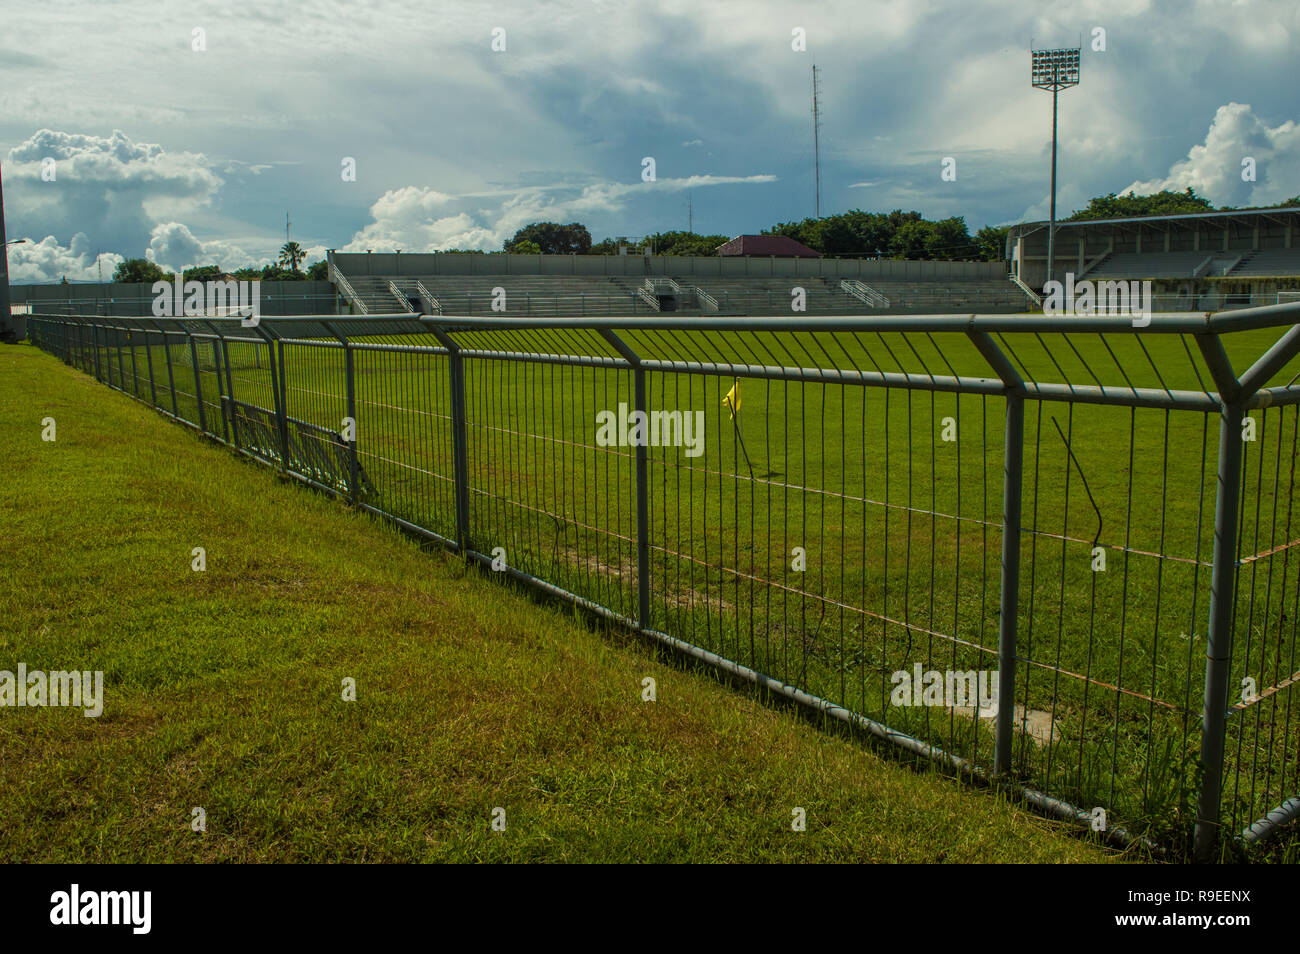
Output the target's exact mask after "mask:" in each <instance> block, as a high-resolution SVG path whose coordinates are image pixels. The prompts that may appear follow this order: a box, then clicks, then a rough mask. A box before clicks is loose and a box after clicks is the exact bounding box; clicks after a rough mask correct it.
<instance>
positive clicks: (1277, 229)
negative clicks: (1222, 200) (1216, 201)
mask: <svg viewBox="0 0 1300 954" xmlns="http://www.w3.org/2000/svg"><path fill="white" fill-rule="evenodd" d="M1047 229H1048V225H1047V223H1046V222H1026V223H1024V224H1021V225H1016V226H1013V227H1012V228H1011V229H1010V231H1009V232H1008V233H1007V258H1008V260H1009V261H1010V265H1011V275H1012V278H1013V280H1015V279H1019V280H1021V281H1023V282H1024V283H1025V285H1027V286H1029V287H1031V288H1036V289H1041V288H1042V287H1043V285H1044V284H1045V283H1046V282H1047V281H1048V279H1049V276H1048V274H1047ZM1055 259H1056V261H1055V267H1054V268H1053V270H1052V275H1051V276H1050V277H1051V278H1053V279H1055V280H1056V281H1060V282H1065V280H1066V274H1067V273H1070V274H1072V275H1073V276H1074V280H1075V281H1076V282H1078V281H1081V280H1084V279H1087V280H1091V281H1146V280H1149V281H1150V282H1151V283H1152V284H1151V290H1152V293H1153V295H1154V296H1155V308H1156V309H1157V310H1160V311H1217V310H1220V309H1223V308H1237V307H1246V306H1249V305H1271V304H1275V303H1277V302H1278V301H1279V300H1283V301H1285V300H1288V299H1291V300H1295V299H1300V207H1296V206H1291V207H1286V208H1277V209H1252V210H1248V211H1247V210H1234V211H1221V212H1199V213H1192V214H1181V215H1159V216H1154V215H1153V216H1142V217H1140V218H1122V219H1086V220H1081V221H1073V222H1058V223H1057V226H1056V250H1055Z"/></svg>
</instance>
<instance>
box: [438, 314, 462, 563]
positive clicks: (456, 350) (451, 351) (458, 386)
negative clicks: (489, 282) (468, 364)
mask: <svg viewBox="0 0 1300 954" xmlns="http://www.w3.org/2000/svg"><path fill="white" fill-rule="evenodd" d="M433 334H434V336H435V337H436V338H437V339H438V340H439V341H440V342H442V344H443V347H445V348H446V349H447V380H448V385H449V390H450V392H451V456H452V471H453V475H454V477H453V486H454V487H455V490H456V545H457V546H458V547H459V549H460V552H461V553H462V554H468V553H469V551H470V527H469V459H468V457H469V441H468V439H467V434H466V421H465V365H464V358H462V357H461V354H460V346H459V345H458V344H456V342H455V341H454V340H453V339H452V337H451V336H450V335H448V334H447V333H446V332H445V331H443V330H441V329H439V328H435V329H433Z"/></svg>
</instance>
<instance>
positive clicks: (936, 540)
mask: <svg viewBox="0 0 1300 954" xmlns="http://www.w3.org/2000/svg"><path fill="white" fill-rule="evenodd" d="M1296 317H1300V307H1297V306H1295V305H1290V306H1276V307H1274V308H1271V309H1257V310H1252V311H1239V312H1235V313H1230V314H1229V313H1225V314H1223V315H1216V316H1169V317H1162V318H1159V319H1156V320H1154V321H1153V322H1152V323H1151V325H1150V326H1149V327H1141V328H1139V327H1135V326H1134V325H1132V324H1131V323H1130V322H1128V321H1124V320H1119V321H1116V320H1113V319H1109V320H1108V319H1091V318H1072V319H1064V320H1062V319H1051V318H1047V317H1028V318H997V317H993V316H908V317H901V316H899V317H886V318H844V319H825V318H823V319H805V320H797V319H796V320H787V319H760V320H757V321H755V320H748V321H743V322H742V321H739V320H736V319H728V318H720V317H719V318H689V319H688V318H663V317H659V316H652V317H649V318H644V317H635V316H633V317H627V318H618V319H612V318H610V319H593V318H562V317H557V318H546V319H528V318H502V317H495V318H493V317H486V318H485V317H478V318H475V317H457V318H451V317H438V318H425V319H420V318H417V317H415V316H411V315H401V316H396V315H389V316H366V317H364V318H356V317H347V316H327V317H310V318H307V317H304V318H271V319H262V321H261V323H260V324H256V323H254V326H253V327H246V326H244V325H243V324H241V323H240V322H238V321H237V320H231V319H226V318H204V319H202V320H191V319H177V320H154V321H150V320H144V319H107V318H89V317H77V316H33V317H32V319H31V321H30V328H31V333H32V337H33V340H34V341H35V342H37V343H38V344H39V345H40V346H41V347H42V348H45V349H46V350H48V351H50V352H51V353H54V354H57V355H59V356H61V357H63V358H64V360H67V361H69V362H71V363H73V364H74V365H76V366H77V367H80V368H82V369H83V370H86V371H87V372H88V373H92V374H95V375H96V376H97V377H99V378H100V379H101V380H103V381H105V382H106V383H108V384H110V385H112V386H114V387H119V388H121V389H123V390H125V391H126V392H127V393H130V394H133V395H134V396H136V397H138V398H140V399H141V400H145V401H149V402H150V403H152V404H153V405H154V406H155V407H158V408H159V409H161V410H163V411H166V412H167V413H170V414H173V415H175V416H176V417H178V418H180V419H182V420H185V421H189V422H191V423H193V424H195V425H196V426H197V427H199V428H201V429H202V430H204V431H205V432H207V433H208V434H210V435H212V436H214V437H217V438H219V439H221V440H223V441H226V442H228V443H230V444H231V445H232V446H234V447H236V448H237V449H239V450H242V451H243V452H245V453H248V454H250V455H251V456H253V457H256V458H258V459H260V460H262V461H264V462H267V463H269V464H272V465H274V466H277V467H280V468H282V469H284V470H285V471H287V472H288V473H291V474H294V475H296V476H298V477H300V478H302V479H304V480H307V481H309V482H311V483H312V484H314V485H316V486H317V487H320V488H323V489H326V490H328V491H331V492H333V493H336V494H339V495H340V496H344V497H346V498H348V499H349V500H351V501H352V502H354V503H356V504H358V505H360V506H363V507H365V508H367V509H370V510H372V511H374V512H376V513H379V514H382V515H385V516H387V517H389V518H392V519H394V520H397V521H399V522H401V523H402V525H403V526H406V527H407V528H409V529H413V530H418V531H420V532H422V533H424V534H426V535H431V536H433V537H434V538H435V539H437V540H440V541H442V542H444V543H447V544H448V545H450V546H453V547H456V548H459V549H461V550H463V551H464V552H465V553H467V554H468V555H470V556H472V557H474V558H476V559H478V560H480V561H482V562H484V563H487V564H490V565H491V566H492V567H493V568H494V569H497V570H503V571H507V573H506V575H511V576H515V577H519V578H523V579H526V580H528V581H530V582H533V583H535V584H537V585H539V586H542V587H543V588H545V589H546V590H547V591H548V592H551V593H554V594H559V595H561V596H564V597H566V598H569V599H572V600H574V601H576V602H578V603H579V604H580V605H583V606H585V607H588V608H591V609H594V610H597V611H599V612H601V613H604V614H605V615H609V616H613V617H615V618H617V619H618V620H621V621H623V622H626V623H628V624H629V625H631V626H633V627H636V628H638V629H640V630H641V631H642V632H644V633H646V634H649V635H651V636H653V637H655V638H660V639H662V640H664V641H666V642H668V643H670V644H671V645H673V646H674V647H675V648H678V649H681V650H683V651H686V652H689V653H691V654H693V655H696V656H697V657H698V658H701V659H706V660H708V661H709V662H712V663H714V664H716V665H720V666H722V667H723V668H726V669H727V670H728V671H730V672H733V673H737V674H740V675H743V676H745V677H746V678H751V679H752V680H754V681H755V682H758V683H759V684H761V685H764V686H766V687H768V688H769V689H771V690H773V691H775V692H779V693H782V694H785V695H789V696H792V697H794V698H797V699H799V700H800V701H802V702H804V703H806V704H809V705H814V706H815V707H817V708H819V709H820V710H821V711H823V712H826V713H829V714H831V715H834V716H836V717H838V718H843V719H846V720H847V721H850V722H853V723H854V724H855V725H859V726H861V727H864V728H866V729H867V730H868V731H870V732H872V733H874V734H875V735H877V736H878V737H880V738H882V739H886V740H888V741H891V742H894V743H896V744H898V745H900V746H902V747H903V748H905V749H907V750H908V751H910V752H912V753H915V754H920V755H928V756H930V757H932V758H934V759H935V760H936V761H937V762H939V763H941V764H943V765H945V766H947V767H948V768H950V769H951V768H956V769H959V770H961V771H963V772H965V773H968V774H971V775H974V776H977V777H980V778H985V779H996V780H997V781H998V782H999V783H1000V784H1007V785H1012V786H1014V787H1016V788H1018V790H1019V791H1021V792H1022V793H1023V794H1024V795H1025V796H1026V797H1027V798H1028V799H1029V800H1030V801H1031V802H1032V803H1033V804H1035V805H1038V806H1040V807H1042V808H1044V809H1047V810H1050V811H1052V812H1054V813H1056V814H1058V815H1063V816H1065V817H1067V818H1071V819H1073V820H1076V821H1081V822H1085V823H1088V824H1090V825H1091V826H1092V827H1093V828H1094V829H1097V830H1101V831H1108V832H1111V831H1115V830H1117V829H1119V830H1121V832H1122V834H1123V836H1124V837H1129V838H1133V837H1145V838H1148V839H1151V840H1152V841H1153V842H1154V843H1157V844H1161V845H1165V846H1169V847H1173V848H1177V849H1179V850H1183V849H1189V850H1190V849H1193V848H1194V850H1195V851H1196V853H1197V854H1198V855H1199V856H1202V857H1208V856H1211V855H1213V853H1214V851H1215V849H1216V846H1220V845H1236V844H1249V843H1252V842H1256V841H1259V840H1261V839H1263V838H1265V837H1267V836H1269V835H1271V834H1274V833H1275V832H1276V831H1278V830H1279V829H1280V828H1281V826H1283V825H1285V824H1286V823H1287V822H1288V821H1289V820H1290V819H1293V818H1294V817H1295V816H1296V815H1297V814H1300V766H1298V765H1297V755H1296V735H1297V730H1296V729H1295V728H1293V725H1294V724H1295V723H1296V721H1297V720H1300V711H1297V710H1296V708H1295V706H1296V703H1295V701H1294V697H1295V688H1294V687H1295V685H1296V684H1297V682H1300V660H1298V659H1297V654H1296V641H1297V636H1296V627H1297V614H1298V613H1300V560H1298V559H1297V557H1296V553H1295V552H1294V551H1295V547H1296V545H1297V544H1300V515H1297V516H1293V512H1292V494H1293V491H1294V489H1295V487H1294V481H1295V460H1296V451H1297V442H1298V441H1300V411H1298V410H1297V408H1298V407H1300V387H1296V381H1297V380H1298V379H1300V373H1298V372H1300V362H1297V361H1296V358H1295V355H1296V353H1297V352H1298V351H1300V331H1298V330H1294V329H1293V330H1291V331H1286V332H1285V334H1282V335H1281V337H1280V338H1279V334H1280V333H1281V332H1282V331H1283V329H1285V328H1287V327H1288V326H1289V322H1291V321H1294V320H1295V319H1296ZM1293 521H1294V525H1293ZM1224 833H1227V834H1229V835H1231V836H1233V837H1232V838H1223V837H1222V835H1223V834H1224ZM1291 837H1292V839H1293V840H1294V835H1292V836H1291Z"/></svg>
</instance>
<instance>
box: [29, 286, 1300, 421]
mask: <svg viewBox="0 0 1300 954" xmlns="http://www.w3.org/2000/svg"><path fill="white" fill-rule="evenodd" d="M32 320H34V321H36V322H37V323H38V324H39V323H40V322H41V321H45V320H48V321H50V322H53V323H55V324H64V325H83V326H98V327H101V328H110V329H117V330H120V331H127V332H130V331H139V332H145V333H149V332H153V333H155V334H157V333H159V332H172V333H183V334H186V335H191V336H193V337H194V338H198V339H207V338H210V337H216V338H220V339H222V340H225V341H230V342H237V341H248V342H251V343H264V342H266V341H276V340H278V341H281V342H286V343H288V342H294V343H298V342H301V343H310V342H311V341H312V339H317V338H319V339H321V340H322V341H323V342H326V341H327V342H330V343H336V342H342V343H344V344H345V345H347V344H348V343H349V342H351V346H352V347H358V348H359V347H365V348H374V349H377V350H386V349H387V350H397V349H401V350H410V351H413V352H414V351H420V352H429V353H444V352H450V351H455V352H459V353H462V354H465V355H468V356H470V357H474V358H484V359H504V360H526V361H542V362H545V363H556V364H587V365H590V364H597V365H602V366H604V365H608V364H609V363H610V359H616V360H615V361H614V363H615V364H620V365H621V364H623V363H624V359H626V358H627V355H626V354H622V353H621V352H619V351H618V343H619V342H620V341H621V339H620V337H619V333H620V332H626V333H628V334H629V335H630V336H631V337H628V339H627V340H628V341H629V342H634V343H635V350H636V352H637V353H638V355H639V357H636V358H635V359H634V363H635V364H636V365H638V366H641V367H644V368H646V369H650V370H656V371H666V372H685V373H704V374H713V373H717V374H728V375H735V376H752V377H764V378H770V379H772V378H780V379H785V380H805V381H806V380H812V379H814V378H815V379H817V380H827V381H832V380H833V381H843V382H845V383H849V382H855V383H860V384H867V385H872V386H885V387H904V388H912V389H916V388H919V389H928V390H946V391H957V392H963V393H972V392H973V393H988V392H989V391H990V390H1008V391H1017V392H1019V393H1021V394H1022V395H1024V396H1026V397H1030V398H1033V399H1038V400H1065V401H1078V402H1091V403H1105V404H1126V403H1128V404H1134V405H1137V406H1156V407H1161V406H1163V407H1176V408H1196V409H1204V410H1210V409H1213V408H1215V407H1221V406H1222V405H1223V403H1224V401H1227V402H1230V403H1234V404H1242V405H1243V406H1245V407H1256V406H1263V407H1267V406H1269V405H1275V404H1292V403H1300V373H1296V372H1297V368H1298V367H1300V365H1298V364H1297V361H1300V301H1298V302H1288V303H1286V304H1282V305H1271V306H1265V307H1261V308H1251V309H1242V310H1238V311H1231V312H1218V313H1215V314H1208V313H1207V314H1193V313H1182V314H1161V315H1155V316H1152V317H1151V318H1150V319H1149V323H1145V324H1142V325H1135V324H1134V322H1133V319H1131V318H1128V317H1117V316H1106V317H1103V316H1068V315H1022V316H1015V315H986V314H948V315H863V316H843V317H839V316H836V317H825V316H822V317H818V316H811V317H806V316H800V317H793V316H791V317H787V316H779V317H737V316H680V315H671V314H668V315H663V314H654V315H648V316H647V315H638V316H621V317H608V316H607V317H591V316H570V317H549V316H547V317H506V316H500V315H496V316H463V315H417V314H414V313H411V312H399V313H393V314H385V315H364V316H357V315H335V316H321V315H301V316H287V317H281V316H276V317H267V316H262V317H260V318H259V319H258V322H257V324H256V325H255V326H254V325H245V324H244V321H245V319H241V318H240V317H239V316H238V315H229V316H219V317H206V316H205V317H198V316H184V317H175V318H170V317H159V318H154V317H139V318H116V317H114V318H108V317H100V316H93V315H34V316H32ZM1270 328H1278V329H1284V330H1285V333H1284V334H1282V337H1281V338H1279V339H1278V340H1277V341H1276V342H1274V343H1273V344H1272V346H1271V347H1269V348H1268V349H1267V350H1266V351H1264V352H1263V353H1260V352H1259V351H1258V350H1256V349H1257V348H1258V346H1259V345H1258V342H1257V341H1250V340H1249V339H1246V338H1242V339H1239V340H1238V345H1239V346H1238V347H1235V348H1234V354H1233V356H1232V357H1231V360H1230V358H1229V354H1228V352H1227V351H1226V350H1225V348H1224V343H1225V342H1226V341H1227V340H1228V338H1229V337H1231V335H1232V333H1233V332H1238V331H1250V330H1266V329H1270ZM799 332H805V333H811V334H809V335H808V336H807V337H799V336H797V335H796V333H799ZM792 335H793V337H792ZM936 335H937V336H939V337H941V338H944V339H946V340H944V341H943V342H942V343H941V342H940V341H937V340H935V337H934V336H936ZM877 336H879V337H877ZM886 336H887V337H888V339H889V340H886ZM894 336H900V337H901V340H899V339H898V338H895V337H894ZM431 339H434V340H437V341H438V345H437V346H434V345H433V344H432V342H431ZM1234 340H1236V339H1234ZM611 341H612V342H614V344H613V345H611ZM1245 348H1249V350H1250V353H1249V354H1245V353H1244V352H1243V349H1245ZM1243 359H1244V361H1243ZM1234 365H1235V366H1234ZM990 374H991V375H992V377H993V378H996V379H998V381H999V382H1000V383H999V384H998V385H996V386H995V385H993V383H992V382H991V381H990V382H984V380H983V379H984V378H985V377H986V376H988V375H990ZM977 379H979V381H980V383H979V384H978V385H976V384H973V383H972V382H974V381H976V380H977ZM1279 385H1280V386H1279Z"/></svg>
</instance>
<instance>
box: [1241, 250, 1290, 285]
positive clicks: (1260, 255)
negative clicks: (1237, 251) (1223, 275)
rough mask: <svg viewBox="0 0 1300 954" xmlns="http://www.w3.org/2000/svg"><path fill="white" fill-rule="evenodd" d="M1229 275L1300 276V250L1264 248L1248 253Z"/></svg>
mask: <svg viewBox="0 0 1300 954" xmlns="http://www.w3.org/2000/svg"><path fill="white" fill-rule="evenodd" d="M1227 274H1229V275H1231V276H1233V277H1237V276H1243V277H1248V278H1254V277H1260V278H1264V277H1269V276H1279V277H1288V278H1289V277H1293V276H1300V248H1268V249H1263V248H1262V249H1256V250H1255V251H1250V252H1246V253H1244V254H1243V255H1242V256H1241V261H1239V262H1238V263H1237V264H1236V266H1234V267H1233V269H1232V270H1231V271H1230V272H1228V273H1227Z"/></svg>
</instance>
